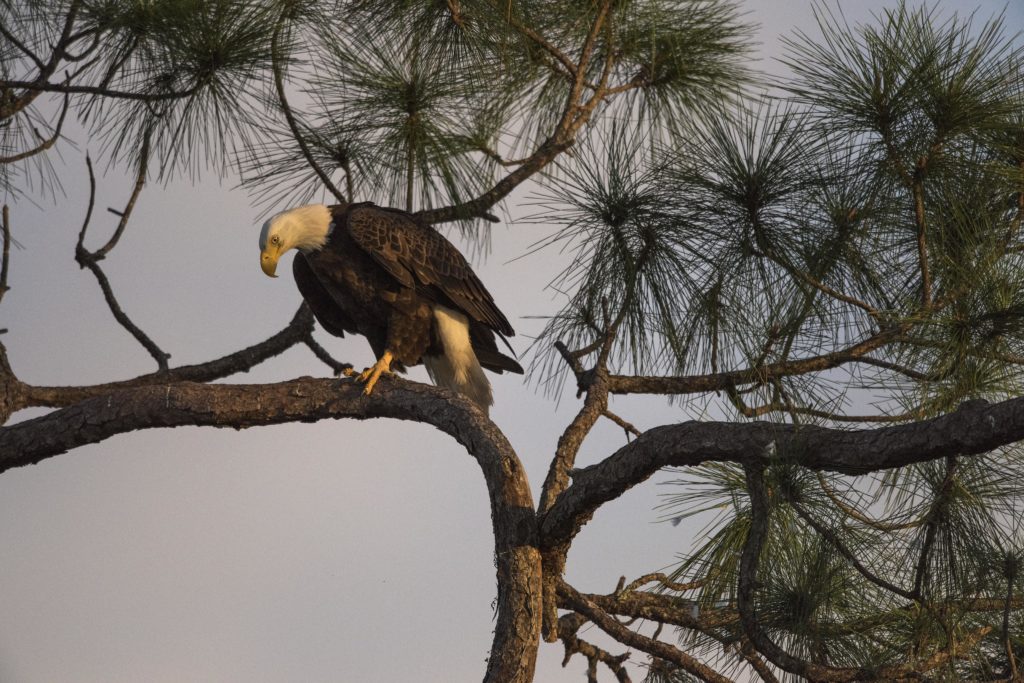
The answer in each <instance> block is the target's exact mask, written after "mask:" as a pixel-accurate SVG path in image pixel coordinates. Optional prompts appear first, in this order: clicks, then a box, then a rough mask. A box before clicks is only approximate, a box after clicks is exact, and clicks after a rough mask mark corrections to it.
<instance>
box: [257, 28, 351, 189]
mask: <svg viewBox="0 0 1024 683" xmlns="http://www.w3.org/2000/svg"><path fill="white" fill-rule="evenodd" d="M286 20H287V14H285V13H282V14H281V16H280V17H278V20H277V26H275V27H274V34H273V36H271V38H270V59H271V67H272V70H273V72H274V87H275V88H276V89H277V99H278V103H279V104H280V105H281V111H282V113H283V114H284V118H285V121H287V122H288V128H289V129H290V130H291V132H292V137H293V138H295V142H296V143H297V144H298V145H299V150H300V151H301V152H302V156H303V157H304V158H305V159H306V163H308V164H309V166H310V168H312V169H313V172H314V173H316V176H317V178H319V179H320V182H322V183H323V184H324V187H325V188H327V190H328V191H329V192H330V193H331V194H333V195H334V196H335V198H336V199H337V200H338V201H339V202H340V203H342V204H347V203H348V202H349V200H348V199H346V198H345V195H343V194H342V193H341V191H340V190H339V189H338V188H337V187H335V186H334V183H333V182H331V178H330V176H328V175H327V173H326V172H324V170H323V169H322V168H320V164H318V163H317V162H316V159H314V158H313V153H312V152H310V151H309V145H307V144H306V140H305V138H303V137H302V131H300V130H299V123H298V121H296V120H295V114H293V113H292V108H291V106H290V105H289V104H288V97H287V95H285V92H284V74H283V72H282V69H281V57H280V53H281V46H280V40H281V31H282V30H283V29H284V25H285V21H286Z"/></svg>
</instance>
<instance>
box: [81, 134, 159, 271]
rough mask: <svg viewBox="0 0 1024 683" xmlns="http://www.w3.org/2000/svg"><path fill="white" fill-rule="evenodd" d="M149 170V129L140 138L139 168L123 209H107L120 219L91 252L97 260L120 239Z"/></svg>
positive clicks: (108, 251)
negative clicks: (99, 244)
mask: <svg viewBox="0 0 1024 683" xmlns="http://www.w3.org/2000/svg"><path fill="white" fill-rule="evenodd" d="M148 170H149V131H147V132H146V135H145V136H144V137H143V139H142V149H141V150H139V170H138V175H136V177H135V188H134V189H133V190H132V194H131V196H130V197H129V198H128V203H127V204H126V205H125V207H124V211H114V210H113V209H107V210H108V211H110V212H111V213H113V214H115V215H118V216H120V217H121V220H120V221H119V222H118V224H117V229H116V230H114V234H113V235H111V237H110V239H109V240H108V241H107V243H106V244H104V245H103V246H102V247H100V248H99V249H97V250H96V251H94V252H93V254H92V255H93V258H95V259H96V260H97V261H99V260H100V259H102V258H104V257H105V256H106V255H107V254H108V253H110V250H111V249H113V248H114V247H115V246H117V242H118V240H120V239H121V235H122V234H123V233H124V229H125V228H126V227H128V219H129V218H131V215H132V210H133V209H134V208H135V202H136V201H137V200H138V198H139V194H141V193H142V188H143V187H145V185H146V173H147V171H148Z"/></svg>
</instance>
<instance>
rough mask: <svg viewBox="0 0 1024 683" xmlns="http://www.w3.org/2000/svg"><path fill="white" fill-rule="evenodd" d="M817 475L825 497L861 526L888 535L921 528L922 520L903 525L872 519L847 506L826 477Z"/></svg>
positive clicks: (819, 473)
mask: <svg viewBox="0 0 1024 683" xmlns="http://www.w3.org/2000/svg"><path fill="white" fill-rule="evenodd" d="M817 474H818V485H819V486H820V487H821V490H822V491H824V492H825V495H826V496H828V498H829V500H831V501H832V503H833V504H834V505H835V506H836V507H837V508H839V509H840V510H841V511H842V512H843V514H845V515H846V516H847V517H850V518H852V519H855V520H857V521H858V522H860V523H861V524H866V525H867V526H869V527H871V528H872V529H877V530H878V531H884V532H886V533H890V532H893V531H902V530H904V529H913V528H914V527H917V526H921V520H919V519H918V520H914V521H913V522H904V523H902V524H892V523H889V522H879V521H878V520H875V519H871V518H870V517H868V516H867V515H865V514H863V513H861V512H860V511H858V510H857V508H855V507H853V506H851V505H847V504H846V503H845V501H843V499H842V498H841V497H840V496H839V494H838V493H837V492H836V491H835V490H833V489H832V487H831V486H829V485H828V482H827V481H826V479H825V475H824V474H822V473H821V472H818V473H817Z"/></svg>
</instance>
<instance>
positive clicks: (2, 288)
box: [0, 204, 11, 334]
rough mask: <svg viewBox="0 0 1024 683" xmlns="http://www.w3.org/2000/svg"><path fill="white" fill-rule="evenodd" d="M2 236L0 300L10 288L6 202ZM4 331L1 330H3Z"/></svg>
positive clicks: (9, 236) (8, 224)
mask: <svg viewBox="0 0 1024 683" xmlns="http://www.w3.org/2000/svg"><path fill="white" fill-rule="evenodd" d="M3 236H4V251H3V259H2V261H0V300H3V298H4V294H6V293H7V291H8V290H9V289H10V287H8V286H7V271H8V268H9V267H10V264H11V210H10V208H9V207H8V206H7V205H6V204H4V208H3ZM6 331H7V330H3V332H6ZM0 334H2V332H0Z"/></svg>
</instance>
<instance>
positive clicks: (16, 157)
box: [0, 95, 69, 164]
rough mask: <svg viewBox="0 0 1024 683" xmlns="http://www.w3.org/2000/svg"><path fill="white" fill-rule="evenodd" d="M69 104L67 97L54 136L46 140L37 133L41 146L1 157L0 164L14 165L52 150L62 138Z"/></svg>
mask: <svg viewBox="0 0 1024 683" xmlns="http://www.w3.org/2000/svg"><path fill="white" fill-rule="evenodd" d="M68 104H69V101H68V96H67V95H65V96H64V104H63V105H62V106H61V110H60V116H59V117H58V118H57V125H56V126H55V127H54V129H53V135H51V136H50V137H49V138H45V139H44V138H43V137H42V136H41V135H39V131H35V133H36V135H37V136H39V138H40V140H41V142H40V143H39V145H37V146H36V147H33V148H32V149H29V150H26V151H24V152H19V153H17V154H13V155H11V156H9V157H0V164H13V163H15V162H18V161H22V160H23V159H28V158H29V157H33V156H35V155H36V154H41V153H43V152H45V151H46V150H48V149H50V148H51V147H53V146H54V144H56V142H57V140H58V139H59V138H60V133H61V130H63V128H64V118H65V117H66V116H67V113H68Z"/></svg>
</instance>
